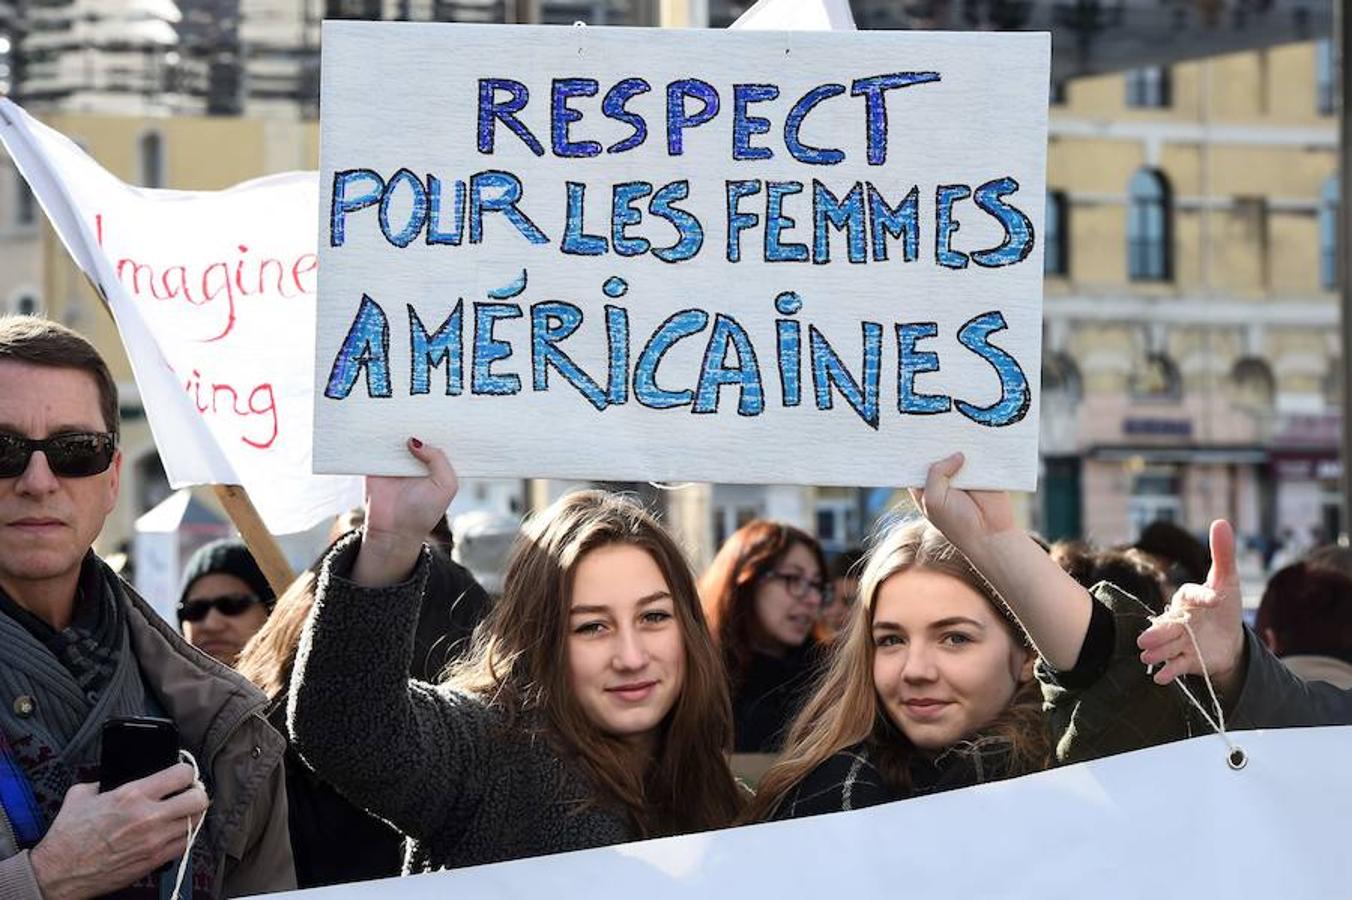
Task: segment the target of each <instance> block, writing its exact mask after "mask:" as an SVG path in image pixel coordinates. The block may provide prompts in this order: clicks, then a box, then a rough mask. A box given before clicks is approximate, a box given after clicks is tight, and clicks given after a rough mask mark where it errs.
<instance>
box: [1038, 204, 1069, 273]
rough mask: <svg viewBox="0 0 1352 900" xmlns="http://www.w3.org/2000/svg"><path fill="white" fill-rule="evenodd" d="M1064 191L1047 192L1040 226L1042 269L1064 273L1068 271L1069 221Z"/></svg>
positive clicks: (1046, 271) (1048, 271) (1047, 271)
mask: <svg viewBox="0 0 1352 900" xmlns="http://www.w3.org/2000/svg"><path fill="white" fill-rule="evenodd" d="M1068 206H1069V204H1067V202H1066V195H1065V192H1064V191H1048V192H1047V217H1046V220H1045V221H1044V222H1043V226H1042V234H1043V239H1042V271H1043V272H1045V273H1046V274H1048V275H1065V274H1066V273H1067V272H1069V271H1070V253H1069V251H1070V241H1069V227H1068V226H1069V224H1070V223H1069V222H1067V221H1066V219H1067V216H1066V213H1067V211H1068Z"/></svg>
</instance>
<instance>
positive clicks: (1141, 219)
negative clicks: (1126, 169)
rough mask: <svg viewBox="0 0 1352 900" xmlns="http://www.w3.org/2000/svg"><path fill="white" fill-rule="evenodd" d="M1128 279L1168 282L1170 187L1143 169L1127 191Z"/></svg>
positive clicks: (1170, 269)
mask: <svg viewBox="0 0 1352 900" xmlns="http://www.w3.org/2000/svg"><path fill="white" fill-rule="evenodd" d="M1127 193H1128V198H1127V277H1129V278H1130V279H1131V280H1132V281H1168V280H1169V278H1170V276H1171V271H1172V260H1171V258H1170V257H1171V255H1172V254H1171V253H1170V247H1169V245H1170V227H1169V224H1170V223H1169V217H1170V213H1171V210H1170V208H1169V207H1170V204H1169V186H1168V184H1167V183H1166V182H1165V180H1164V176H1163V175H1161V174H1160V173H1159V172H1156V171H1154V170H1153V169H1141V170H1140V171H1139V172H1137V173H1136V174H1135V175H1134V176H1133V177H1132V179H1131V184H1130V185H1129V186H1128V188H1127Z"/></svg>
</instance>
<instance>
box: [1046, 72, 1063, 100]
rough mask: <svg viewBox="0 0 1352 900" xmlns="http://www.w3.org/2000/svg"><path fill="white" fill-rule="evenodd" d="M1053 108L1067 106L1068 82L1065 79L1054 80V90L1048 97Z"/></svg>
mask: <svg viewBox="0 0 1352 900" xmlns="http://www.w3.org/2000/svg"><path fill="white" fill-rule="evenodd" d="M1048 101H1049V102H1050V103H1051V105H1052V106H1065V105H1066V82H1065V79H1063V78H1053V79H1052V89H1051V93H1050V95H1049V97H1048Z"/></svg>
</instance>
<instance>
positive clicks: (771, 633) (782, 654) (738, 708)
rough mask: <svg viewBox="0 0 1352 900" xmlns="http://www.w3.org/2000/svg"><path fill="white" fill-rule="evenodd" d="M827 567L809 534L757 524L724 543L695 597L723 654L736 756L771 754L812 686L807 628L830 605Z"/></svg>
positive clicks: (811, 653) (789, 527)
mask: <svg viewBox="0 0 1352 900" xmlns="http://www.w3.org/2000/svg"><path fill="white" fill-rule="evenodd" d="M825 573H826V561H825V559H824V558H823V555H822V550H821V546H820V545H819V544H818V543H817V541H816V539H815V538H813V537H812V535H810V534H808V533H807V532H805V531H803V530H801V529H798V528H795V527H793V526H792V525H786V524H784V523H782V522H770V521H766V520H764V519H756V520H754V521H751V522H748V523H747V524H745V525H743V526H742V527H741V528H739V529H737V531H736V532H734V533H733V535H732V536H731V537H730V538H728V539H727V541H726V542H724V544H723V547H722V548H721V549H720V550H719V551H718V555H717V556H715V557H714V561H713V563H712V564H711V565H710V566H709V569H708V571H706V572H705V573H704V577H703V578H701V579H700V585H699V592H700V597H701V599H702V601H703V603H704V613H705V615H706V616H707V617H708V619H709V627H710V629H711V630H712V631H713V634H714V639H715V640H716V641H717V642H718V646H719V650H720V651H721V652H722V655H723V664H724V666H725V667H726V669H727V672H728V681H729V684H728V687H729V690H730V692H731V694H732V716H733V724H734V728H735V732H736V736H735V740H734V750H735V752H737V753H773V752H774V751H776V750H778V749H779V747H780V745H781V744H782V742H783V738H784V732H785V731H786V729H787V727H788V724H789V722H790V721H791V720H792V719H793V717H794V715H795V714H796V713H797V712H798V708H799V706H800V705H801V704H802V701H803V699H804V694H805V692H806V690H807V687H808V682H809V681H810V677H811V673H812V669H813V665H814V662H815V658H816V648H817V644H816V642H815V641H814V640H813V638H812V632H813V627H814V626H815V625H816V623H817V618H818V616H820V615H821V611H822V608H823V606H825V605H826V604H827V602H828V601H829V596H828V593H827V586H826V583H825Z"/></svg>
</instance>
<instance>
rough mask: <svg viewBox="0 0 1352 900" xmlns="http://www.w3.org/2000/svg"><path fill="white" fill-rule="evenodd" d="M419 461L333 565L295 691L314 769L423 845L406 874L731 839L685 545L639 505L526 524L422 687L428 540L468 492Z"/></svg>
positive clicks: (429, 456) (383, 488) (721, 703)
mask: <svg viewBox="0 0 1352 900" xmlns="http://www.w3.org/2000/svg"><path fill="white" fill-rule="evenodd" d="M409 446H410V449H411V451H412V453H413V455H414V456H415V457H416V458H418V459H419V460H420V461H422V462H423V463H424V464H426V465H427V466H428V469H429V472H430V474H429V475H428V476H426V477H420V478H378V477H372V478H369V479H368V480H367V517H366V522H365V525H364V526H363V530H362V533H361V535H360V538H359V539H358V538H352V539H349V540H347V541H346V542H341V543H340V544H339V545H338V546H337V548H336V549H335V550H334V552H333V553H332V554H331V555H330V556H329V557H328V558H327V559H325V561H324V563H323V568H322V570H321V574H320V578H319V585H318V592H317V593H318V599H317V603H316V605H315V614H314V616H313V618H312V619H311V620H310V622H309V623H308V624H307V626H306V632H305V635H304V636H303V638H302V641H301V651H300V654H299V656H298V658H297V661H296V672H295V676H294V678H293V680H292V687H291V716H290V719H291V732H292V737H293V739H294V740H295V742H296V744H297V746H298V747H299V749H300V751H301V754H302V756H304V757H305V759H306V760H307V761H308V762H310V763H311V764H312V765H313V766H314V768H315V770H316V771H317V772H319V774H321V775H322V776H324V777H325V778H327V779H329V780H330V781H332V782H333V783H334V784H335V785H337V786H338V787H339V788H340V789H341V790H343V791H344V793H346V794H347V795H348V796H349V797H351V798H352V799H353V800H355V801H356V802H358V803H360V804H362V805H363V806H365V807H366V808H368V809H370V810H371V811H372V812H374V813H376V814H377V815H379V816H381V817H382V818H384V819H386V820H388V821H389V822H391V823H392V824H394V825H395V826H396V827H397V828H399V830H400V831H402V832H403V833H404V834H405V835H406V836H407V837H408V838H409V839H410V841H411V846H410V847H409V852H408V856H407V857H406V869H407V870H408V871H413V872H417V871H425V870H429V869H434V868H444V867H456V866H467V865H476V864H480V863H489V862H495V861H499V860H506V859H514V858H519V857H525V856H534V855H538V854H543V853H555V852H562V851H566V850H577V849H582V848H586V847H595V846H600V845H603V844H611V843H618V842H622V841H627V840H634V839H637V838H641V837H647V836H652V835H662V834H671V833H677V832H684V831H693V830H698V829H704V828H713V827H719V826H723V825H727V824H729V823H730V822H731V821H732V820H733V818H734V817H735V816H736V814H737V811H738V807H739V794H738V789H737V786H736V784H735V783H734V781H733V779H732V776H731V774H730V772H729V771H728V768H727V764H726V761H725V759H724V756H723V750H724V748H725V746H726V745H727V743H728V739H729V737H730V731H731V723H730V713H729V707H728V700H727V694H726V691H725V688H724V683H723V675H722V667H721V666H720V664H719V660H718V656H717V652H716V651H715V649H714V646H713V642H712V640H711V639H710V637H709V633H708V630H707V628H706V627H705V624H704V617H703V614H702V612H701V610H700V606H699V601H698V596H697V594H696V592H695V586H694V580H693V578H692V576H691V574H690V571H689V568H688V566H687V564H686V562H685V560H684V558H683V557H682V555H681V553H680V550H679V548H677V547H676V545H675V544H674V542H673V541H672V540H671V538H670V537H669V536H667V534H666V533H665V532H664V531H663V530H662V528H661V527H660V526H659V525H658V524H657V523H656V522H655V521H654V520H653V519H652V518H651V517H650V516H649V515H648V514H647V513H646V512H644V511H643V510H642V509H641V508H640V507H639V506H637V505H636V504H634V503H632V502H630V501H628V500H625V499H623V498H619V497H615V496H611V495H607V494H604V493H602V492H598V491H587V492H581V493H578V494H572V495H569V496H566V497H564V498H562V499H561V500H559V501H558V502H556V503H555V504H554V505H553V506H551V507H550V508H549V509H547V510H545V511H544V512H543V513H541V514H539V515H537V516H536V517H534V518H532V519H531V520H530V521H528V522H527V524H526V525H525V527H524V528H523V531H522V534H521V537H520V538H519V539H518V541H517V544H516V547H515V549H514V550H513V553H512V558H511V560H510V562H509V563H508V567H507V572H506V575H505V577H504V580H503V593H502V596H501V597H500V598H499V599H498V600H497V601H496V602H495V605H494V607H493V609H492V611H491V612H490V614H489V617H488V618H487V619H486V620H485V621H484V623H483V624H482V625H481V626H480V627H479V629H478V630H477V632H476V634H475V642H474V646H473V648H472V649H471V651H470V653H469V655H468V657H466V658H465V659H464V660H462V661H461V662H460V663H458V664H457V665H456V666H455V667H454V668H453V669H452V672H451V674H450V676H449V677H448V680H447V681H446V682H444V683H443V684H442V685H440V686H438V687H433V686H431V685H428V684H424V683H421V682H417V681H410V680H409V679H408V677H407V667H408V655H409V653H410V652H411V647H412V623H413V620H414V618H415V617H416V615H417V608H418V603H419V600H420V597H421V593H422V589H423V588H422V584H423V580H424V578H425V576H426V570H427V555H426V552H425V551H424V549H423V539H424V538H425V536H426V534H427V532H428V531H430V529H431V527H432V525H433V524H434V523H435V522H436V520H437V518H438V517H439V516H440V515H441V514H442V513H443V512H444V511H445V509H446V507H447V506H448V505H449V504H450V501H451V500H452V498H453V497H454V496H455V491H456V488H457V484H458V483H457V479H456V476H455V472H454V470H453V469H452V468H451V465H450V463H449V462H448V461H447V459H446V457H445V456H444V455H443V454H442V453H441V452H440V451H437V450H434V449H431V448H427V447H423V446H422V445H421V444H420V443H419V442H417V441H410V442H409Z"/></svg>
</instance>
